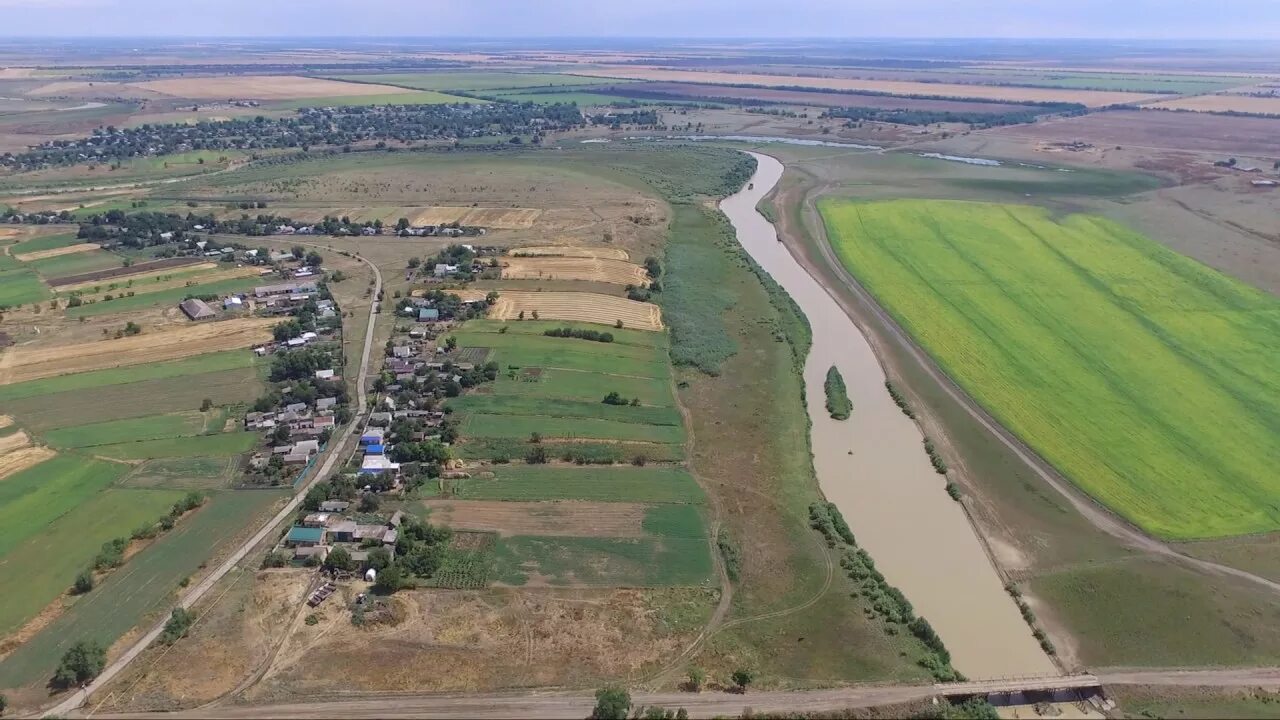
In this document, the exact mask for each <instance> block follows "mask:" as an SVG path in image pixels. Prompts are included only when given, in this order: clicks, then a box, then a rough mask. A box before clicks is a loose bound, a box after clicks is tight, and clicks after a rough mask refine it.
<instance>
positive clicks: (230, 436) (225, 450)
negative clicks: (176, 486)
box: [92, 432, 259, 460]
mask: <svg viewBox="0 0 1280 720" xmlns="http://www.w3.org/2000/svg"><path fill="white" fill-rule="evenodd" d="M258 439H259V438H258V435H257V433H251V432H230V433H220V434H217V435H199V436H196V437H185V438H166V439H161V440H142V441H140V442H124V443H117V444H114V445H98V446H95V447H94V448H93V450H92V452H93V454H94V455H101V456H102V457H109V458H116V459H119V460H148V459H150V458H179V457H214V456H218V455H239V454H240V453H245V452H249V451H250V450H252V449H253V447H254V445H256V444H257V443H258Z"/></svg>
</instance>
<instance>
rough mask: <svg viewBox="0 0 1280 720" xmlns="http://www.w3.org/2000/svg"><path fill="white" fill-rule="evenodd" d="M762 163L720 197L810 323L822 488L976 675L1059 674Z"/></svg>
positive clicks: (809, 381)
mask: <svg viewBox="0 0 1280 720" xmlns="http://www.w3.org/2000/svg"><path fill="white" fill-rule="evenodd" d="M751 155H752V156H753V157H755V159H756V161H757V162H758V163H759V164H758V166H757V169H756V172H755V175H753V176H752V178H751V183H750V184H748V185H747V188H750V189H746V188H744V189H743V190H742V191H740V192H738V193H737V194H736V195H733V196H731V197H729V198H726V199H725V200H724V201H723V202H721V203H720V209H721V210H723V211H724V213H725V215H727V216H728V217H729V220H730V222H732V223H733V227H734V229H735V230H736V231H737V234H738V241H739V242H740V243H742V246H743V247H744V248H746V250H747V252H748V253H750V255H751V257H753V258H755V261H756V262H757V263H759V264H760V265H761V266H762V267H763V268H764V269H765V270H766V271H767V272H768V273H769V274H770V275H771V276H773V279H774V280H776V281H777V282H778V283H779V284H780V285H781V286H782V287H783V288H784V289H785V290H786V291H787V292H788V293H789V294H790V295H791V297H792V298H793V299H795V301H796V303H797V304H798V305H799V306H800V309H801V310H803V311H804V314H805V315H806V316H807V317H808V318H809V324H810V325H811V326H812V327H813V348H812V350H810V352H809V357H808V359H807V361H806V362H805V368H804V378H805V388H806V390H805V392H806V398H805V402H806V405H807V406H808V410H809V417H810V418H811V419H812V420H813V424H812V429H811V431H810V439H811V442H812V445H813V464H814V468H815V470H816V471H817V475H818V484H819V485H820V486H821V488H822V492H823V494H825V495H826V497H827V499H828V500H830V501H831V502H834V503H835V504H836V506H837V507H839V508H840V512H841V513H842V514H843V515H844V517H845V519H846V520H848V522H849V525H850V526H851V527H852V529H853V532H854V535H855V536H856V537H857V538H858V544H859V545H861V546H862V547H864V548H866V550H867V552H869V553H870V554H871V556H872V557H873V558H874V559H875V561H876V567H877V568H879V570H880V571H881V572H882V573H884V575H885V578H886V579H888V581H889V582H890V583H892V584H894V585H896V586H897V587H898V588H900V589H901V590H902V591H903V593H905V594H906V596H907V599H909V600H910V601H911V604H912V605H914V606H915V609H916V612H917V613H918V614H919V615H921V616H923V617H925V618H927V619H928V620H929V622H930V624H932V625H933V627H934V629H935V630H937V631H938V634H939V635H941V636H942V639H943V641H944V642H945V643H946V645H947V649H949V650H950V651H951V656H952V664H953V665H954V666H955V668H956V669H957V670H959V671H960V672H962V673H964V674H965V675H967V676H968V677H970V678H973V679H988V678H996V677H1007V676H1013V675H1032V674H1057V672H1058V671H1057V669H1056V668H1055V667H1054V666H1053V663H1051V662H1050V661H1049V658H1048V656H1046V655H1045V654H1044V652H1043V651H1042V650H1041V649H1040V645H1039V643H1038V642H1036V640H1035V638H1033V637H1032V635H1031V630H1030V628H1028V627H1027V624H1026V623H1025V622H1023V620H1022V616H1021V615H1020V614H1019V613H1018V609H1017V607H1016V606H1015V605H1014V603H1013V600H1012V599H1011V598H1010V597H1009V596H1008V595H1007V594H1006V593H1005V591H1004V588H1003V587H1002V585H1001V582H1000V577H999V575H997V573H996V571H995V568H993V567H992V565H991V562H990V560H989V559H988V558H987V555H986V553H985V552H984V550H983V548H982V545H981V543H980V542H979V540H978V537H977V535H976V534H975V530H974V529H973V527H972V526H971V525H970V523H969V521H968V518H966V517H965V514H964V511H963V510H962V509H961V508H960V505H959V504H958V503H956V502H955V501H953V500H952V499H951V498H950V496H948V495H947V493H946V491H945V490H944V484H945V481H944V480H943V479H942V478H941V477H940V476H939V475H938V474H937V473H935V472H934V470H933V466H932V465H930V463H929V460H928V457H927V456H926V455H925V452H924V446H923V438H922V436H921V434H920V430H919V428H918V427H916V424H915V423H914V422H912V421H911V420H910V419H909V418H907V417H906V416H905V415H903V414H902V411H901V410H899V409H898V406H897V405H895V404H894V403H893V401H892V400H891V399H890V397H889V393H888V392H887V391H886V390H885V387H884V382H885V375H884V371H883V370H882V369H881V367H880V363H879V362H878V361H877V360H876V357H875V354H874V353H873V352H872V350H871V346H870V345H869V344H868V343H867V340H866V338H865V337H863V335H862V332H861V331H860V330H859V329H858V327H857V325H855V324H854V323H853V321H852V320H851V319H850V318H849V317H848V316H847V315H846V314H845V313H844V311H843V310H842V309H841V308H840V306H839V305H837V304H836V302H835V300H833V299H832V298H831V296H830V295H828V294H827V292H826V291H825V290H824V289H823V288H822V286H820V285H819V284H818V282H817V281H816V280H814V279H813V277H812V276H810V275H809V273H808V272H806V271H805V269H804V268H803V267H801V265H800V264H799V263H798V262H797V261H796V260H795V258H793V257H792V256H791V253H790V252H788V251H787V249H786V246H784V245H783V244H782V243H780V242H778V236H777V233H776V231H775V230H774V227H773V225H772V224H770V223H769V221H768V220H766V219H765V218H764V216H762V215H760V213H758V212H756V203H757V202H759V201H760V199H761V198H762V197H764V195H766V194H767V193H768V192H769V191H770V190H771V189H773V186H774V185H775V184H777V182H778V180H779V178H781V177H782V169H783V168H782V163H780V162H778V161H777V160H775V159H774V158H772V157H769V156H767V155H759V154H757V153H751ZM832 365H835V366H836V367H838V368H839V369H840V373H841V374H842V375H843V376H844V379H845V384H846V385H847V386H848V388H849V398H850V400H852V401H853V415H852V416H851V417H850V418H849V419H848V420H845V421H838V420H832V419H831V417H830V416H829V415H828V414H827V412H826V410H825V408H826V396H825V393H824V391H823V381H824V379H825V378H826V374H827V369H828V368H830V367H831V366H832Z"/></svg>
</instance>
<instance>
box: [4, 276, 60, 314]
mask: <svg viewBox="0 0 1280 720" xmlns="http://www.w3.org/2000/svg"><path fill="white" fill-rule="evenodd" d="M51 297H53V293H52V292H50V291H49V288H48V286H46V285H45V284H44V283H43V282H40V277H39V276H38V275H36V274H35V272H33V271H32V270H30V269H28V268H24V267H17V268H14V269H13V270H0V307H16V306H18V305H23V304H26V303H33V302H40V301H41V300H47V299H49V298H51Z"/></svg>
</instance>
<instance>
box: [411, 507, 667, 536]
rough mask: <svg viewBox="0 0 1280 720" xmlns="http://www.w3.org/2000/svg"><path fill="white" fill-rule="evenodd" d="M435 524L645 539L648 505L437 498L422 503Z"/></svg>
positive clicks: (506, 533) (512, 532) (507, 532)
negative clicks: (645, 517)
mask: <svg viewBox="0 0 1280 720" xmlns="http://www.w3.org/2000/svg"><path fill="white" fill-rule="evenodd" d="M423 506H424V507H425V508H426V510H427V512H428V515H427V519H428V520H429V521H430V522H432V523H440V524H443V525H447V526H449V527H451V528H453V529H455V530H470V531H480V532H496V533H498V534H499V535H501V536H504V537H506V536H511V535H552V536H559V537H644V528H643V527H642V524H643V520H644V515H645V510H647V509H648V506H647V505H643V504H641V503H626V502H502V501H491V500H451V499H433V500H426V501H424V502H423Z"/></svg>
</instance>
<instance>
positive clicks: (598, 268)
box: [502, 257, 649, 285]
mask: <svg viewBox="0 0 1280 720" xmlns="http://www.w3.org/2000/svg"><path fill="white" fill-rule="evenodd" d="M503 262H505V263H506V265H505V266H504V267H503V268H502V277H503V278H506V279H511V280H530V279H532V280H588V281H592V282H606V283H615V284H618V285H648V284H649V275H648V273H646V272H645V269H644V268H642V267H640V266H639V265H636V264H634V263H629V262H626V261H624V260H606V259H602V258H562V257H537V258H520V257H515V258H509V259H507V260H504V261H503Z"/></svg>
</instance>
